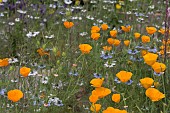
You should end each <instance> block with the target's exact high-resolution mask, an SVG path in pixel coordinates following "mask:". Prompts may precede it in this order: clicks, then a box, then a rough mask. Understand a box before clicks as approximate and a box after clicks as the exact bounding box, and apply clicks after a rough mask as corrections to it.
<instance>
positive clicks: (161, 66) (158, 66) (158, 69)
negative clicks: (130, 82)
mask: <svg viewBox="0 0 170 113" xmlns="http://www.w3.org/2000/svg"><path fill="white" fill-rule="evenodd" d="M152 69H153V70H154V71H155V72H156V73H160V72H164V71H165V69H166V65H165V64H163V63H159V62H155V63H154V64H153V65H152Z"/></svg>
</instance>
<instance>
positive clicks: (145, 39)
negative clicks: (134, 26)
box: [141, 35, 150, 43]
mask: <svg viewBox="0 0 170 113" xmlns="http://www.w3.org/2000/svg"><path fill="white" fill-rule="evenodd" d="M141 39H142V42H143V43H148V42H150V37H149V36H145V35H143V36H142V37H141Z"/></svg>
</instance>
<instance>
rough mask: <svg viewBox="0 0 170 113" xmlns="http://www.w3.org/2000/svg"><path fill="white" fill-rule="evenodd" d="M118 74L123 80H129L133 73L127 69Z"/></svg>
mask: <svg viewBox="0 0 170 113" xmlns="http://www.w3.org/2000/svg"><path fill="white" fill-rule="evenodd" d="M116 76H117V77H118V78H119V79H120V81H121V82H127V81H129V80H130V79H131V77H132V73H131V72H127V71H120V72H119V73H117V74H116Z"/></svg>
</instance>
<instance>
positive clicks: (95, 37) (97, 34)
mask: <svg viewBox="0 0 170 113" xmlns="http://www.w3.org/2000/svg"><path fill="white" fill-rule="evenodd" d="M91 38H92V39H93V40H98V39H99V38H100V33H92V34H91Z"/></svg>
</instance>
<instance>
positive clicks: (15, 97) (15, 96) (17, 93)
mask: <svg viewBox="0 0 170 113" xmlns="http://www.w3.org/2000/svg"><path fill="white" fill-rule="evenodd" d="M7 96H8V99H9V100H11V101H13V102H18V101H19V100H20V99H21V98H22V97H23V93H22V91H21V90H18V89H14V90H10V91H8V93H7Z"/></svg>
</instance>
